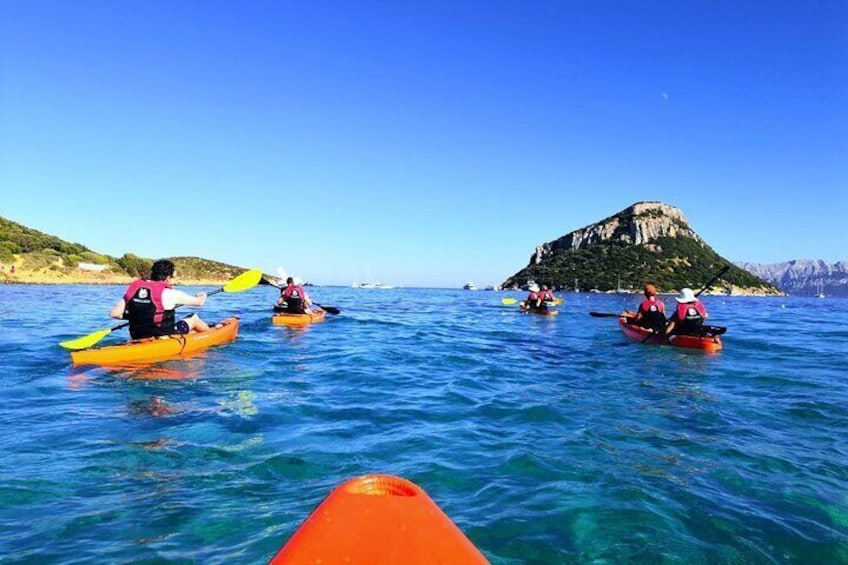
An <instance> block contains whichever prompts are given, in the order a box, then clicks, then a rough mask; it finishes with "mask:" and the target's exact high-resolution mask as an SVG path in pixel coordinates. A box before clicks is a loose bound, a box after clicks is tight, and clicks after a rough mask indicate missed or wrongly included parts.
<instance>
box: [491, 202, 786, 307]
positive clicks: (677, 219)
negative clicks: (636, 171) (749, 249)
mask: <svg viewBox="0 0 848 565" xmlns="http://www.w3.org/2000/svg"><path fill="white" fill-rule="evenodd" d="M725 265H731V268H730V269H729V270H728V271H727V272H726V274H725V275H724V276H723V277H722V279H721V281H719V282H718V283H716V285H715V288H717V289H719V291H730V290H731V289H732V290H733V291H734V292H741V293H755V294H781V292H780V290H779V289H778V288H776V287H775V286H773V285H772V284H769V283H767V282H765V281H763V280H760V279H759V278H757V277H755V276H753V275H751V274H750V273H748V272H747V271H744V270H742V269H740V268H738V267H736V266H732V264H731V263H730V262H729V261H727V260H726V259H724V258H722V257H721V256H719V255H718V254H717V253H716V252H715V251H713V250H712V249H711V248H710V247H709V245H707V244H706V242H705V241H704V240H703V239H702V238H701V237H700V236H698V234H697V233H695V231H694V230H693V229H692V228H691V227H690V226H689V222H688V221H687V220H686V217H685V216H684V215H683V212H682V211H681V210H680V209H678V208H675V207H674V206H669V205H668V204H663V203H662V202H637V203H636V204H633V205H632V206H630V207H629V208H626V209H624V210H622V211H621V212H618V213H617V214H614V215H613V216H610V217H608V218H605V219H603V220H601V221H600V222H597V223H594V224H590V225H588V226H585V227H582V228H580V229H577V230H574V231H572V232H570V233H568V234H566V235H564V236H562V237H560V238H558V239H555V240H554V241H550V242H546V243H542V244H541V245H538V246H537V247H536V249H535V250H534V252H533V254H532V255H531V256H530V261H529V262H528V265H527V267H525V268H524V269H522V270H521V271H519V272H517V273H516V274H514V275H513V276H512V277H509V278H508V279H507V280H506V281H505V282H504V285H503V286H505V287H510V286H516V285H517V286H522V285H524V284H525V283H526V281H527V280H528V279H533V280H535V281H536V282H538V283H540V284H547V285H548V286H554V287H561V288H568V289H572V288H574V287H579V288H582V289H584V290H588V289H592V290H599V291H613V290H628V289H629V290H636V289H639V288H641V286H642V285H643V284H644V282H645V281H648V280H651V281H654V282H655V283H656V284H657V286H658V288H659V289H660V290H661V291H665V292H673V291H677V290H679V289H680V288H682V287H685V286H688V287H692V288H699V287H700V286H701V285H703V284H705V283H706V282H707V281H709V280H710V279H711V278H712V277H713V275H714V274H715V273H717V272H718V271H720V270H721V268H722V267H724V266H725Z"/></svg>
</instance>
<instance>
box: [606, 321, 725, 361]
mask: <svg viewBox="0 0 848 565" xmlns="http://www.w3.org/2000/svg"><path fill="white" fill-rule="evenodd" d="M618 325H619V327H620V328H621V331H623V332H624V335H626V336H627V337H629V338H630V339H632V340H634V341H638V342H640V343H646V344H650V345H673V346H675V347H683V348H686V349H698V350H701V351H707V352H710V353H713V352H716V351H720V350H721V349H722V348H723V347H724V344H723V343H722V341H721V336H719V335H718V334H717V333H712V332H708V333H707V334H706V335H703V336H699V335H683V334H672V335H670V336H668V339H666V337H665V336H663V335H661V334H658V333H654V332H652V331H651V330H649V329H648V328H643V327H642V326H635V325H633V324H628V323H627V318H625V317H623V316H622V317H621V318H619V319H618ZM708 327H709V326H708Z"/></svg>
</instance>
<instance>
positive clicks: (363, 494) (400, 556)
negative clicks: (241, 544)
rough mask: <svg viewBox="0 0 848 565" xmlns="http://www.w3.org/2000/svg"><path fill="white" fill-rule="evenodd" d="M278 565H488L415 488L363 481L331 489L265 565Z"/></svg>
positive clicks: (372, 478)
mask: <svg viewBox="0 0 848 565" xmlns="http://www.w3.org/2000/svg"><path fill="white" fill-rule="evenodd" d="M283 563H286V564H292V563H304V564H306V563H404V564H405V565H415V564H428V565H429V564H431V563H469V564H471V563H488V561H487V560H486V558H485V557H484V556H483V554H482V553H480V550H478V549H477V548H476V547H475V546H474V544H472V543H471V541H469V539H468V538H467V537H465V534H463V533H462V531H461V530H460V529H459V528H458V527H457V526H456V524H454V523H453V522H452V521H451V519H450V518H448V516H447V515H446V514H445V513H444V512H442V510H441V509H440V508H439V507H438V506H437V505H436V503H435V502H433V500H432V499H431V498H430V497H429V496H428V495H427V493H426V492H424V490H423V489H421V487H419V486H418V485H416V484H415V483H412V482H410V481H407V480H406V479H402V478H400V477H395V476H392V475H364V476H362V477H357V478H355V479H351V480H349V481H347V482H346V483H344V484H342V485H340V486H338V487H336V488H335V489H333V491H332V492H331V493H330V494H329V496H327V498H325V499H324V501H323V502H321V504H319V505H318V507H317V508H315V510H313V511H312V514H310V515H309V517H307V519H306V520H305V521H304V522H303V524H301V525H300V527H299V528H298V529H297V531H296V532H295V533H294V535H293V536H292V537H291V539H289V541H288V542H287V543H286V544H285V545H284V546H283V548H282V549H280V551H279V552H278V553H277V554H276V555H275V556H274V558H273V559H272V560H271V562H270V565H281V564H283Z"/></svg>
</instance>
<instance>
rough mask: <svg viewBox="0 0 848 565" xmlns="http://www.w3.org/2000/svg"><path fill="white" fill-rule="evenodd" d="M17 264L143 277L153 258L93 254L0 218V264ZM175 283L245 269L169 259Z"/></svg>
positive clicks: (56, 270)
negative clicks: (88, 267) (94, 268)
mask: <svg viewBox="0 0 848 565" xmlns="http://www.w3.org/2000/svg"><path fill="white" fill-rule="evenodd" d="M16 259H17V260H19V261H20V270H21V271H28V272H34V271H43V272H45V273H57V274H58V273H65V274H67V273H71V272H74V273H79V272H80V270H79V264H80V263H89V264H93V265H104V266H106V271H107V272H109V273H112V274H115V275H127V276H129V277H144V276H147V275H148V274H149V273H150V266H151V265H152V264H153V261H154V260H153V259H149V258H145V257H139V256H137V255H133V254H132V253H125V254H124V255H123V256H121V257H120V258H115V257H112V256H110V255H104V254H100V253H96V252H94V251H92V250H91V249H89V248H87V247H85V246H84V245H81V244H79V243H68V242H67V241H64V240H62V239H59V238H58V237H56V236H52V235H48V234H45V233H42V232H40V231H38V230H34V229H31V228H28V227H26V226H23V225H21V224H18V223H16V222H13V221H11V220H7V219H6V218H2V217H0V263H13V262H15V260H16ZM171 260H172V261H174V265H175V266H176V271H177V278H178V279H179V280H228V279H231V278H233V277H235V276H237V275H239V274H241V273H243V272H244V271H246V269H244V268H242V267H236V266H234V265H228V264H226V263H221V262H219V261H212V260H209V259H202V258H200V257H172V258H171Z"/></svg>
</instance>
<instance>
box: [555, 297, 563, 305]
mask: <svg viewBox="0 0 848 565" xmlns="http://www.w3.org/2000/svg"><path fill="white" fill-rule="evenodd" d="M554 304H556V305H557V306H562V298H555V299H554Z"/></svg>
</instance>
